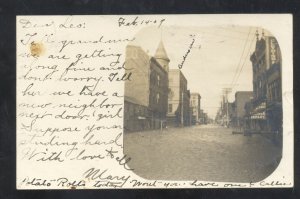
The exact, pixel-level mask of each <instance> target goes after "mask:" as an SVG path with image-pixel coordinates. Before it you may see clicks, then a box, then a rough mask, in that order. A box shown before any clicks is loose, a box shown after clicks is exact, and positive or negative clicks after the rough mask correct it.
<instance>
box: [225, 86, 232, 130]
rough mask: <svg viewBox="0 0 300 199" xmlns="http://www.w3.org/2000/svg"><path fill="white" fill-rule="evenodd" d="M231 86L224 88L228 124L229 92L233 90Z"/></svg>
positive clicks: (227, 122)
mask: <svg viewBox="0 0 300 199" xmlns="http://www.w3.org/2000/svg"><path fill="white" fill-rule="evenodd" d="M231 90H232V89H231V88H223V95H224V96H225V102H226V126H227V127H228V124H229V111H228V94H229V93H230V92H231Z"/></svg>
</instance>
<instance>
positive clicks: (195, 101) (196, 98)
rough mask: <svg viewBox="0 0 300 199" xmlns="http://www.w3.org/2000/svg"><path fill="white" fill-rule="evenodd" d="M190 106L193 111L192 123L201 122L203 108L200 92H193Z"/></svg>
mask: <svg viewBox="0 0 300 199" xmlns="http://www.w3.org/2000/svg"><path fill="white" fill-rule="evenodd" d="M190 106H191V111H192V124H196V123H197V124H199V123H200V110H201V96H200V94H199V93H191V99H190Z"/></svg>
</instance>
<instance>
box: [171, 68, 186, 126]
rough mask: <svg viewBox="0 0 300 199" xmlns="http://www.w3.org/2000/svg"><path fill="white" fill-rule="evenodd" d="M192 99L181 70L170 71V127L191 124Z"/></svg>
mask: <svg viewBox="0 0 300 199" xmlns="http://www.w3.org/2000/svg"><path fill="white" fill-rule="evenodd" d="M189 113H190V99H189V92H188V90H187V80H186V78H185V77H184V75H183V73H182V72H181V70H179V69H170V70H169V96H168V114H167V121H168V126H187V125H189V124H190V119H189V118H190V117H189Z"/></svg>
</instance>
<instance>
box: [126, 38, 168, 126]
mask: <svg viewBox="0 0 300 199" xmlns="http://www.w3.org/2000/svg"><path fill="white" fill-rule="evenodd" d="M169 61H170V60H169V58H168V56H167V54H166V51H165V49H164V46H163V43H162V42H160V44H159V46H158V48H157V51H156V53H155V56H154V57H150V56H149V55H148V54H147V53H146V52H144V51H143V49H142V48H141V47H139V46H132V45H128V46H127V48H126V64H125V65H126V68H128V69H130V71H131V72H132V76H131V81H125V91H124V130H125V131H141V130H148V129H158V128H161V127H163V126H165V123H166V114H167V107H168V70H169Z"/></svg>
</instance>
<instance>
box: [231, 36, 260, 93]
mask: <svg viewBox="0 0 300 199" xmlns="http://www.w3.org/2000/svg"><path fill="white" fill-rule="evenodd" d="M254 38H255V35H254V36H253V38H252V41H251V43H250V46H249V49H248V53H247V55H246V57H248V56H249V55H250V50H251V47H252V44H253V41H254ZM246 60H247V59H244V62H243V65H242V67H241V69H240V71H239V74H238V76H237V78H236V81H235V83H236V82H237V81H238V79H239V77H240V75H241V73H242V70H243V68H244V66H245V63H246ZM235 83H234V84H235ZM234 87H235V85H233V88H234Z"/></svg>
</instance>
